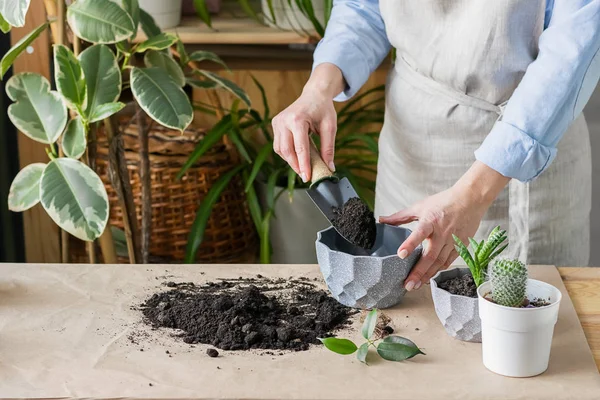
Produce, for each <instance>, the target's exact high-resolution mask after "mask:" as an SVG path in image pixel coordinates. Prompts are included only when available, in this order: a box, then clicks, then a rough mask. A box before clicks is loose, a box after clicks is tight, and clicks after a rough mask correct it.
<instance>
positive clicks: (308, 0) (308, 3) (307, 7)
mask: <svg viewBox="0 0 600 400" xmlns="http://www.w3.org/2000/svg"><path fill="white" fill-rule="evenodd" d="M301 1H302V6H303V7H302V8H303V11H304V12H303V14H304V15H306V16H307V17H308V19H309V20H310V22H312V24H313V27H314V28H315V31H317V33H318V34H319V36H321V37H323V36H325V29H324V28H323V25H321V22H319V19H318V18H317V16H316V15H315V9H314V8H313V4H312V0H301Z"/></svg>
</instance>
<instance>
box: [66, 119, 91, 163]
mask: <svg viewBox="0 0 600 400" xmlns="http://www.w3.org/2000/svg"><path fill="white" fill-rule="evenodd" d="M86 145H87V139H86V134H85V125H84V124H83V120H82V119H81V117H77V118H74V119H72V120H70V121H69V123H68V124H67V129H65V133H64V134H63V139H62V148H63V151H64V152H65V155H66V156H67V157H70V158H74V159H76V160H77V159H79V158H81V156H82V155H83V153H85V148H86Z"/></svg>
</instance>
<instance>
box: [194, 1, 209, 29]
mask: <svg viewBox="0 0 600 400" xmlns="http://www.w3.org/2000/svg"><path fill="white" fill-rule="evenodd" d="M194 9H195V10H196V15H197V16H198V18H200V21H202V22H204V23H205V24H206V25H208V27H209V28H212V21H211V18H210V13H209V12H208V7H207V6H206V1H205V0H194Z"/></svg>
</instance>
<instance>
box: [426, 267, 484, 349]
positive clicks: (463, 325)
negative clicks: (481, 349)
mask: <svg viewBox="0 0 600 400" xmlns="http://www.w3.org/2000/svg"><path fill="white" fill-rule="evenodd" d="M470 274H471V271H469V268H453V269H449V270H446V271H440V272H438V273H437V274H436V275H435V276H434V277H433V278H431V281H430V284H431V296H432V297H433V306H434V307H435V313H436V314H437V316H438V318H439V319H440V322H441V323H442V325H444V329H446V332H448V335H450V336H452V337H453V338H455V339H458V340H462V341H464V342H475V343H481V320H480V319H479V303H478V299H477V297H475V298H472V297H466V296H459V295H456V294H451V293H450V292H447V291H445V290H444V289H440V288H439V287H438V285H439V284H440V283H442V282H444V281H447V280H448V279H452V278H455V277H457V276H463V275H470Z"/></svg>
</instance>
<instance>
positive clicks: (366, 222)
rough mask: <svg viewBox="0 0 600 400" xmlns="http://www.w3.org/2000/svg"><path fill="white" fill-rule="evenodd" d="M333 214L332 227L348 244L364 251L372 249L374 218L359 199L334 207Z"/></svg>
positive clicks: (355, 198) (375, 227) (374, 229)
mask: <svg viewBox="0 0 600 400" xmlns="http://www.w3.org/2000/svg"><path fill="white" fill-rule="evenodd" d="M333 214H334V218H333V221H331V222H332V224H333V226H335V228H336V229H337V230H338V231H339V232H340V233H341V234H342V236H344V237H345V238H346V239H347V240H348V241H349V242H350V243H353V244H354V245H356V246H360V247H362V248H364V249H371V248H373V245H374V244H375V238H376V236H377V226H376V224H375V216H374V215H373V212H372V211H371V210H369V207H368V206H367V205H366V204H365V203H364V202H363V201H362V200H361V199H359V198H358V197H353V198H351V199H350V200H348V201H347V202H346V203H345V204H344V205H343V206H342V207H339V208H336V207H334V208H333Z"/></svg>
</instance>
